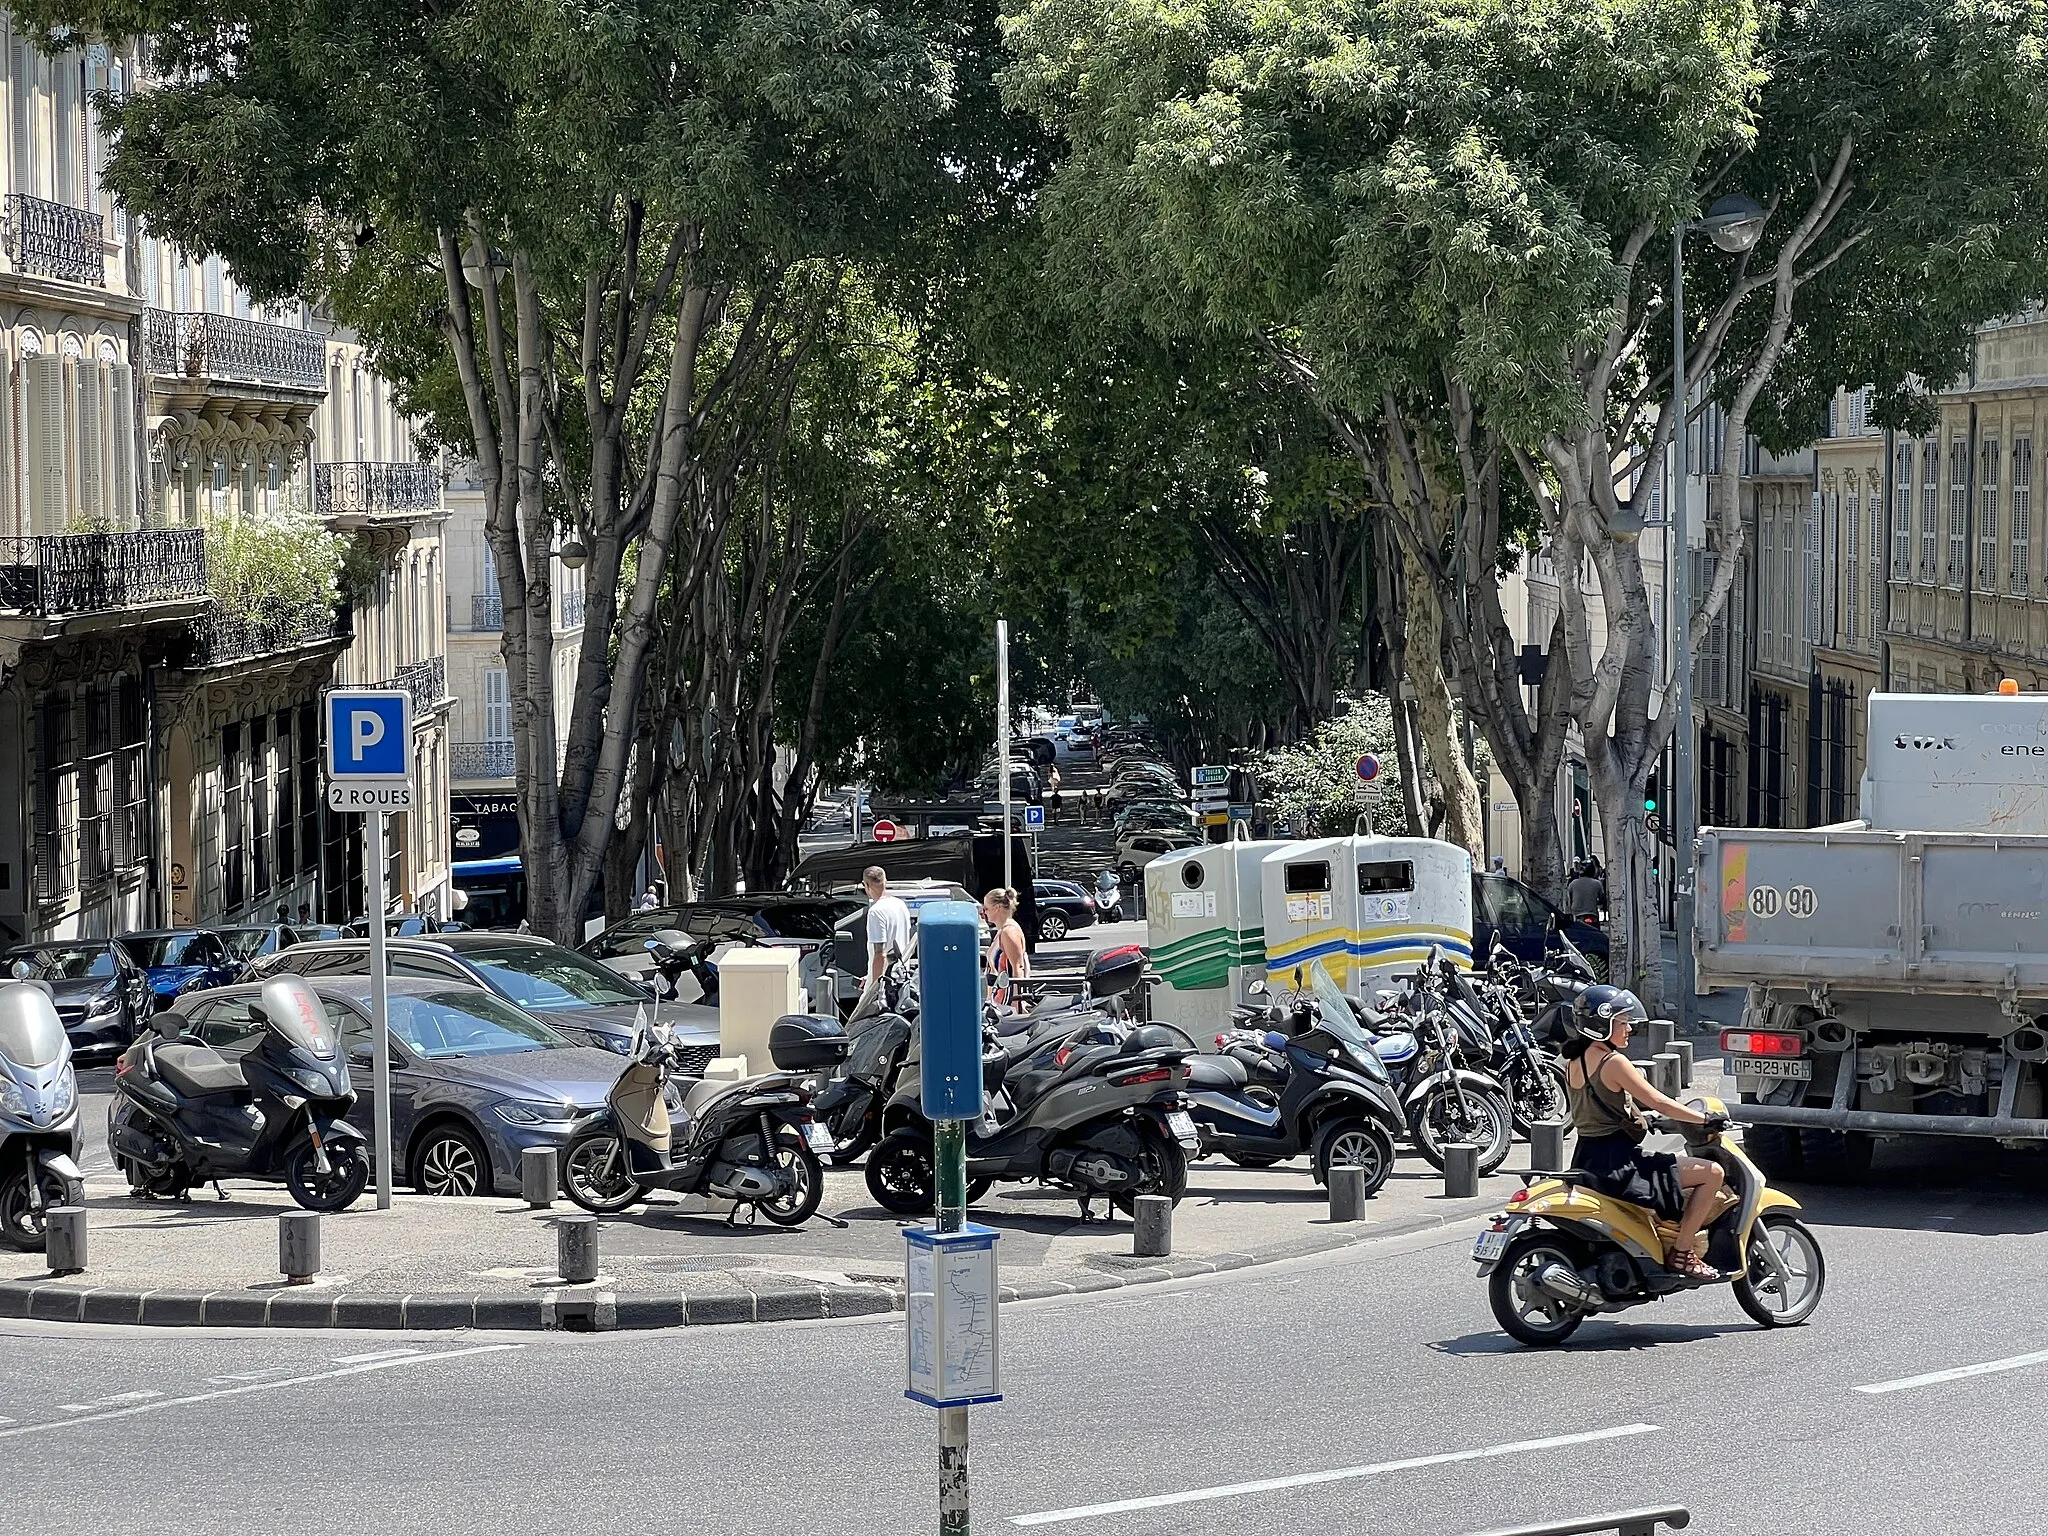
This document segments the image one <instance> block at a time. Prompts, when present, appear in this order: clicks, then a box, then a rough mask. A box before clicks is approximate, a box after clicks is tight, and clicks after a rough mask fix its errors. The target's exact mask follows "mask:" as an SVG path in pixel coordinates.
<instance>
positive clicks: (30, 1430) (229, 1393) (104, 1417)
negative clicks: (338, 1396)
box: [0, 1344, 526, 1440]
mask: <svg viewBox="0 0 2048 1536" xmlns="http://www.w3.org/2000/svg"><path fill="white" fill-rule="evenodd" d="M524 1348H526V1346H525V1345H524V1344H477V1345H473V1346H471V1347H470V1348H468V1349H445V1350H442V1351H441V1352H440V1353H439V1354H433V1355H406V1356H404V1357H403V1358H402V1359H397V1360H365V1361H363V1362H362V1363H361V1364H359V1365H344V1366H342V1367H341V1368H340V1369H339V1370H333V1371H315V1372H313V1373H312V1374H310V1375H306V1376H286V1377H283V1378H281V1379H280V1380H277V1381H252V1382H249V1383H248V1384H246V1385H244V1386H239V1387H222V1388H221V1389H220V1390H219V1391H217V1392H194V1393H192V1394H191V1395H190V1396H189V1397H160V1398H157V1399H156V1400H155V1401H154V1402H148V1403H131V1404H130V1405H129V1406H128V1407H126V1408H110V1409H108V1410H107V1411H106V1412H104V1413H93V1414H87V1415H86V1416H85V1417H83V1418H77V1419H51V1420H48V1421H46V1422H44V1423H40V1424H22V1425H18V1426H16V1427H15V1428H13V1429H0V1440H12V1439H14V1438H15V1437H16V1436H19V1435H35V1434H41V1433H42V1432H43V1431H44V1430H48V1429H76V1428H77V1427H78V1426H79V1425H81V1424H104V1423H107V1422H108V1421H110V1420H113V1419H127V1418H133V1417H134V1416H135V1415H136V1414H138V1413H153V1412H155V1411H156V1410H157V1409H159V1408H184V1407H188V1406H189V1405H191V1404H193V1403H210V1402H213V1401H215V1400H217V1399H219V1398H223V1397H243V1396H246V1395H247V1394H249V1393H251V1392H269V1391H271V1390H273V1389H274V1388H277V1387H304V1386H310V1385H312V1384H313V1383H314V1382H316V1381H334V1380H337V1379H338V1378H340V1377H343V1376H360V1375H363V1374H364V1373H365V1372H368V1371H388V1370H391V1369H392V1368H393V1367H395V1366H401V1365H433V1364H436V1363H438V1362H440V1361H443V1360H460V1359H462V1358H464V1357H465V1356H468V1355H494V1354H497V1353H498V1352H499V1351H501V1350H507V1349H524Z"/></svg>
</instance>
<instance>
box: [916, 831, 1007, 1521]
mask: <svg viewBox="0 0 2048 1536" xmlns="http://www.w3.org/2000/svg"><path fill="white" fill-rule="evenodd" d="M1008 841H1009V839H1008V834H1007V833H1006V834H1005V836H1004V843H1005V846H1007V845H1008ZM932 1133H933V1154H932V1156H933V1162H934V1164H935V1165H936V1166H935V1170H934V1171H935V1173H936V1174H937V1178H938V1186H939V1189H938V1195H939V1198H938V1217H939V1230H940V1231H941V1232H958V1231H960V1230H961V1229H962V1228H963V1227H965V1226H966V1225H967V1122H966V1121H964V1120H940V1121H937V1122H936V1123H934V1125H933V1126H932ZM969 1508H970V1505H969V1501H968V1495H967V1410H966V1409H965V1408H941V1409H940V1410H939V1536H968V1530H967V1520H968V1511H969Z"/></svg>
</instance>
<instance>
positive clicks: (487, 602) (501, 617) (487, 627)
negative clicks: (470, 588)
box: [469, 592, 505, 633]
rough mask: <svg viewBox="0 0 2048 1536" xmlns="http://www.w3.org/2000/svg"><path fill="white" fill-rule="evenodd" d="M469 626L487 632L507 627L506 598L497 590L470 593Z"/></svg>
mask: <svg viewBox="0 0 2048 1536" xmlns="http://www.w3.org/2000/svg"><path fill="white" fill-rule="evenodd" d="M469 627H470V628H471V629H480V630H483V631H485V632H486V633H488V632H490V631H492V630H499V629H503V628H504V627H505V599H504V598H503V597H501V596H499V595H498V594H497V593H496V592H472V593H470V595H469Z"/></svg>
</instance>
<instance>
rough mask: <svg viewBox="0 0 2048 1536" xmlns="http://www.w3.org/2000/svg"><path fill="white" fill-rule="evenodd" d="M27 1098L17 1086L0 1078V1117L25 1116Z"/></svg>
mask: <svg viewBox="0 0 2048 1536" xmlns="http://www.w3.org/2000/svg"><path fill="white" fill-rule="evenodd" d="M27 1113H28V1098H27V1096H26V1095H24V1094H23V1093H22V1091H21V1088H20V1086H19V1085H18V1084H16V1083H13V1082H10V1081H9V1080H8V1079H6V1078H4V1077H0V1115H25V1114H27Z"/></svg>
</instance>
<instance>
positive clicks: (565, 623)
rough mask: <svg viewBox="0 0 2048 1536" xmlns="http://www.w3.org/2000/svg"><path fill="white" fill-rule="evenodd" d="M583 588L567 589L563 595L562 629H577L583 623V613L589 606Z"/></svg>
mask: <svg viewBox="0 0 2048 1536" xmlns="http://www.w3.org/2000/svg"><path fill="white" fill-rule="evenodd" d="M587 601H588V599H587V597H586V594H585V593H584V590H583V588H581V587H576V588H574V589H565V590H564V591H563V593H562V628H564V629H576V628H579V627H580V626H581V625H582V623H583V612H584V608H585V606H586V604H587Z"/></svg>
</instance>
